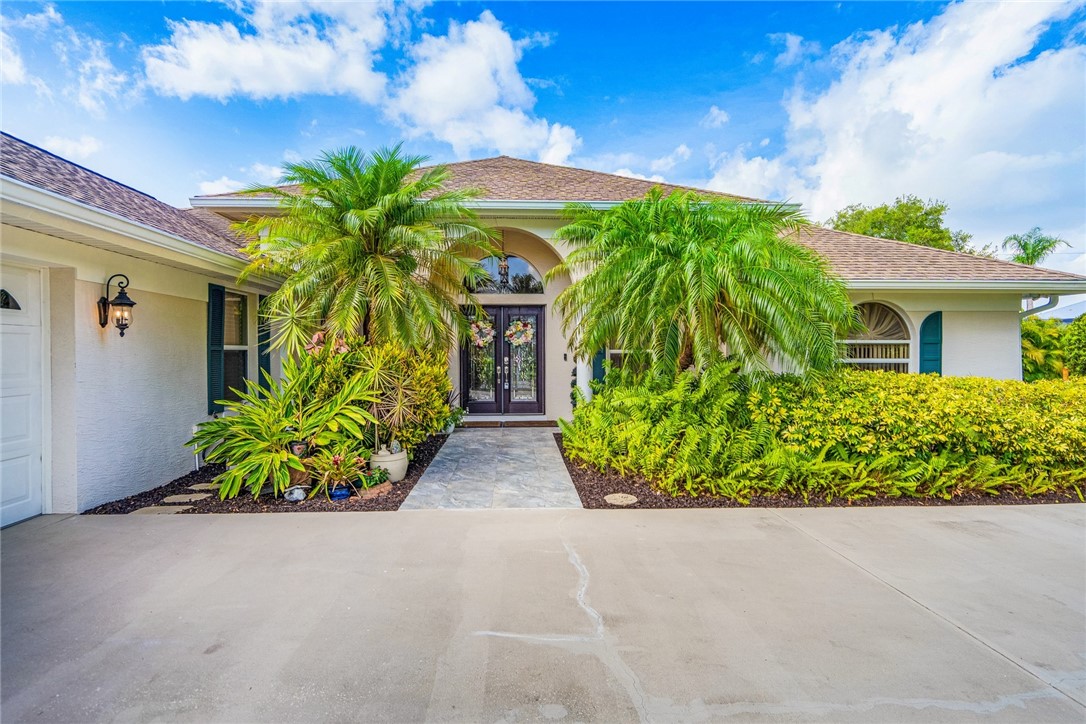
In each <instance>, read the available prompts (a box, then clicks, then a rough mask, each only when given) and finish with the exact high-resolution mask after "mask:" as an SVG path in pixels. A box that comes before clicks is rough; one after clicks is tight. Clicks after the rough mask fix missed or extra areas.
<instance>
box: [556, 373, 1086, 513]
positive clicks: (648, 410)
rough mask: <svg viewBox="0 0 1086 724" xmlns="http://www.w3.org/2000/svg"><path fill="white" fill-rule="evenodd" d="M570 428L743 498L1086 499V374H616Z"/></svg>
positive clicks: (567, 442)
mask: <svg viewBox="0 0 1086 724" xmlns="http://www.w3.org/2000/svg"><path fill="white" fill-rule="evenodd" d="M562 431H563V443H564V446H565V449H566V451H567V453H568V454H569V456H570V457H571V458H572V459H573V460H575V461H579V462H583V463H587V464H589V465H592V466H594V467H597V468H600V469H611V470H615V471H617V472H620V473H623V474H633V475H637V476H642V477H644V478H645V479H647V480H648V481H649V482H650V483H652V484H654V485H656V486H657V487H659V488H660V489H662V490H664V491H666V492H668V493H670V494H672V495H682V494H688V495H695V496H697V495H719V496H726V497H729V498H732V499H734V500H737V501H740V502H749V501H750V500H751V499H752V498H753V497H755V496H758V497H761V498H766V499H774V498H780V497H782V496H783V497H790V498H793V499H794V498H798V499H802V500H825V501H832V500H846V501H855V500H861V499H864V498H869V497H872V496H882V497H888V498H901V497H905V498H942V499H950V498H953V497H955V496H961V495H965V494H970V493H983V494H987V495H1000V494H1005V493H1013V494H1016V495H1024V496H1033V495H1039V494H1044V493H1047V492H1051V491H1070V490H1076V491H1080V492H1079V494H1080V495H1081V489H1082V486H1083V485H1084V483H1086V380H1083V381H1078V382H1076V381H1072V382H1071V383H1065V382H1063V381H1040V382H1036V383H1032V384H1027V383H1024V382H1016V381H1004V380H989V379H981V378H944V377H939V376H936V375H905V374H894V373H885V372H866V371H858V370H849V369H845V370H840V371H838V372H835V373H833V374H830V375H825V376H821V377H819V378H818V379H811V378H808V379H804V378H800V377H790V376H785V377H776V378H770V379H764V380H760V381H754V382H752V381H751V380H750V379H749V378H748V377H744V376H742V375H740V374H739V370H738V367H736V366H734V365H717V366H714V367H713V368H710V369H708V370H706V371H705V372H704V373H702V374H697V373H695V372H692V371H687V372H682V373H680V374H678V375H676V376H674V377H672V378H671V379H663V378H660V377H649V376H644V375H642V376H636V375H632V374H621V373H618V374H616V373H615V372H612V373H611V374H610V375H609V376H608V379H607V382H606V383H605V384H604V385H603V386H602V387H601V388H600V389H599V390H598V391H597V394H596V395H594V397H593V399H592V400H591V402H588V403H582V404H580V405H578V406H577V408H576V410H575V413H574V417H573V420H572V421H569V422H566V421H563V422H562Z"/></svg>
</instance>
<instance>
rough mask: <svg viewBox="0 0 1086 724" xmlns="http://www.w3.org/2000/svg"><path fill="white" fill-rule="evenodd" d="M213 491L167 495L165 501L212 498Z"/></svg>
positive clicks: (163, 500)
mask: <svg viewBox="0 0 1086 724" xmlns="http://www.w3.org/2000/svg"><path fill="white" fill-rule="evenodd" d="M210 497H211V493H189V494H188V495H167V496H166V497H165V498H163V499H162V502H163V503H195V502H196V501H197V500H203V499H204V498H210Z"/></svg>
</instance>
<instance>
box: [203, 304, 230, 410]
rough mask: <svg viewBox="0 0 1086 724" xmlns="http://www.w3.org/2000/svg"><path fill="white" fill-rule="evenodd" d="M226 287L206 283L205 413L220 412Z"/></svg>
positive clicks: (222, 384) (222, 387) (223, 378)
mask: <svg viewBox="0 0 1086 724" xmlns="http://www.w3.org/2000/svg"><path fill="white" fill-rule="evenodd" d="M225 304H226V289H225V288H224V287H221V286H219V285H218V284H208V285H207V414H209V415H213V414H215V413H216V412H222V405H220V404H218V402H217V401H218V400H221V399H222V398H223V390H224V384H225V376H224V374H225V373H224V369H223V368H224V366H225V360H224V359H223V322H224V307H225Z"/></svg>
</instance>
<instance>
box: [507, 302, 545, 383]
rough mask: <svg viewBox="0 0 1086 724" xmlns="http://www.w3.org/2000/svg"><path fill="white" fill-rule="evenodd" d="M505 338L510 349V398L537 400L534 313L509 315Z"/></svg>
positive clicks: (536, 330)
mask: <svg viewBox="0 0 1086 724" xmlns="http://www.w3.org/2000/svg"><path fill="white" fill-rule="evenodd" d="M508 322H509V325H508V327H506V330H505V339H506V343H507V345H508V349H509V399H510V401H512V402H535V400H536V377H537V375H538V374H539V370H538V369H537V365H536V353H535V350H536V343H537V341H538V340H537V335H538V331H539V330H538V325H537V321H536V316H535V315H534V314H517V315H511V316H510V317H509V320H508Z"/></svg>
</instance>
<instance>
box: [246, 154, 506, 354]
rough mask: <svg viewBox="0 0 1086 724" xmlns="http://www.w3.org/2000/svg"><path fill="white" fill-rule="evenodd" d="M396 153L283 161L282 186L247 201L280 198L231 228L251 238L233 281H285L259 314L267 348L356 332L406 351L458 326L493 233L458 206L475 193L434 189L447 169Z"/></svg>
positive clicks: (441, 339)
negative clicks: (269, 340) (270, 209)
mask: <svg viewBox="0 0 1086 724" xmlns="http://www.w3.org/2000/svg"><path fill="white" fill-rule="evenodd" d="M425 161H426V158H425V157H424V156H404V155H401V153H400V146H399V145H397V146H395V147H393V148H391V149H387V148H385V149H380V150H378V151H376V152H374V153H372V154H366V153H363V152H362V151H360V150H358V149H357V148H354V147H350V148H345V149H343V150H339V151H333V152H327V153H324V154H322V155H321V156H320V158H318V159H317V160H316V161H309V162H305V163H291V164H287V166H286V170H285V171H284V174H283V178H282V180H281V181H282V183H284V184H289V186H285V187H274V186H264V187H254V188H251V189H249V192H250V193H261V194H270V195H272V196H273V197H275V198H277V199H278V200H279V206H280V208H281V209H282V215H281V216H269V217H254V218H252V219H250V220H248V221H244V222H240V223H238V224H236V225H235V229H236V230H237V231H239V233H241V234H244V235H246V236H248V237H249V238H251V239H252V241H251V242H250V243H249V244H248V245H247V246H246V247H245V248H244V251H245V252H246V253H247V254H248V255H249V257H250V260H251V261H250V263H249V265H248V266H247V267H246V268H245V270H244V271H243V272H242V274H241V278H240V280H241V281H243V280H244V279H245V278H246V277H248V276H249V275H251V274H271V275H276V276H280V277H283V278H284V281H283V284H282V286H281V287H280V288H279V289H278V290H277V291H275V292H274V293H272V294H271V295H269V296H268V298H267V300H266V301H265V304H264V308H263V312H264V314H265V317H266V318H267V319H268V320H269V321H270V322H271V323H272V327H273V329H274V330H275V336H274V339H273V344H274V345H276V346H280V345H283V346H286V347H287V349H288V350H290V351H297V350H298V349H300V348H301V347H302V346H303V345H304V344H305V342H306V341H307V340H308V339H309V337H310V336H311V335H312V334H313V333H314V332H315V331H317V330H324V331H326V332H329V333H332V334H361V335H363V336H364V337H365V338H366V340H367V342H378V343H379V342H394V343H397V344H400V345H403V346H405V347H407V348H411V349H419V348H422V347H427V346H431V345H435V344H443V343H448V342H450V341H451V340H452V339H453V337H454V335H455V334H456V333H459V332H463V330H464V329H465V327H466V322H465V319H464V315H463V314H462V312H461V310H460V305H461V303H463V302H465V301H471V300H472V299H473V297H472V295H471V293H470V291H469V286H470V285H472V284H474V283H476V282H477V281H478V280H479V279H481V278H483V276H484V275H485V272H483V270H482V269H481V268H480V267H479V265H478V263H477V261H476V260H477V259H479V258H480V257H487V256H490V255H492V254H494V253H495V250H494V246H493V245H492V244H491V243H490V239H492V238H493V237H494V232H493V231H492V230H490V229H489V228H488V227H486V226H484V225H483V224H482V223H481V222H480V221H479V219H478V217H477V215H476V214H475V213H474V212H473V211H472V210H471V209H469V208H467V207H466V206H465V204H466V202H468V201H470V200H471V199H473V198H476V197H477V196H479V194H480V192H479V191H478V190H476V189H461V190H455V191H443V190H442V187H443V185H444V183H445V182H446V180H447V179H448V177H449V173H448V171H447V170H446V168H445V167H444V166H435V167H432V168H428V169H423V170H421V171H420V170H419V169H420V167H421V165H422V164H423V163H424V162H425Z"/></svg>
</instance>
